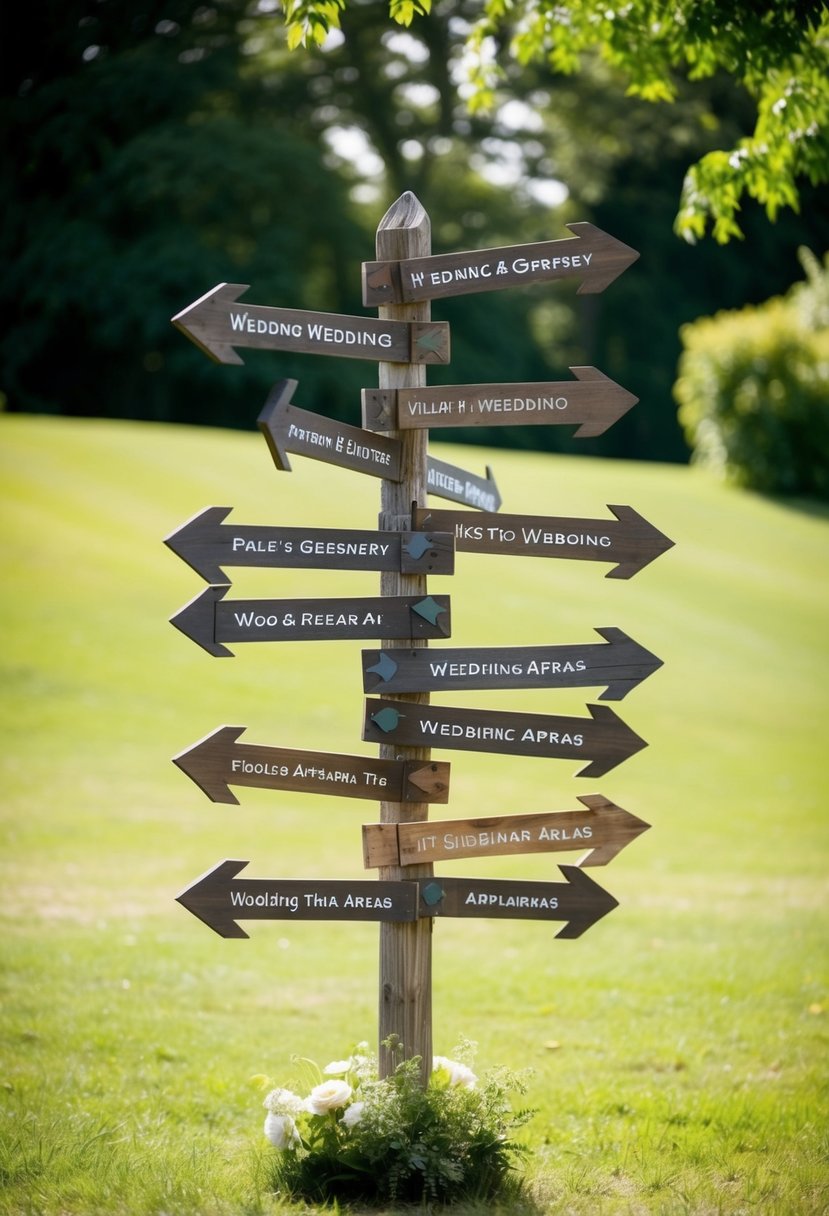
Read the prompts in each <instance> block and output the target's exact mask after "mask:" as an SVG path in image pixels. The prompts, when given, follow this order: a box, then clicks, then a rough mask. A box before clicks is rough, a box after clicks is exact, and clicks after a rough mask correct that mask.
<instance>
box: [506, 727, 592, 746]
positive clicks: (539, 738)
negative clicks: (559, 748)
mask: <svg viewBox="0 0 829 1216" xmlns="http://www.w3.org/2000/svg"><path fill="white" fill-rule="evenodd" d="M521 742H522V743H559V744H564V743H566V744H568V745H569V746H570V747H583V746H584V735H570V734H568V733H567V732H566V731H562V732H559V731H556V730H546V729H542V728H539V729H538V730H536V729H535V728H534V727H532V726H528V727H527V728H526V730H525V731H524V733H523V735H522V736H521Z"/></svg>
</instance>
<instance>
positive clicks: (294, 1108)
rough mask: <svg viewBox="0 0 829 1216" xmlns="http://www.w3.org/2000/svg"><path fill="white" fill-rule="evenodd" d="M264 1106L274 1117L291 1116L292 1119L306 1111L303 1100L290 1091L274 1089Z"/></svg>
mask: <svg viewBox="0 0 829 1216" xmlns="http://www.w3.org/2000/svg"><path fill="white" fill-rule="evenodd" d="M262 1105H263V1106H264V1108H265V1110H269V1111H270V1112H271V1114H272V1115H291V1116H292V1117H293V1116H295V1115H298V1114H299V1113H300V1112H301V1111H303V1110H304V1109H305V1106H304V1103H303V1101H302V1098H300V1096H299V1094H295V1093H293V1092H292V1091H291V1090H290V1089H272V1090H271V1092H270V1093H269V1094H268V1096H267V1097H266V1098H265V1101H264V1102H263V1103H262Z"/></svg>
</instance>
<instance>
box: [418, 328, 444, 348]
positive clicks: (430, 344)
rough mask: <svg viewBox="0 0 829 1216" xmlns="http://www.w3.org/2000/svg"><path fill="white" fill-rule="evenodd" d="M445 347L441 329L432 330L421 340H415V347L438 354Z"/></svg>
mask: <svg viewBox="0 0 829 1216" xmlns="http://www.w3.org/2000/svg"><path fill="white" fill-rule="evenodd" d="M444 345H445V336H444V334H442V333H441V331H440V330H439V329H437V330H434V329H433V330H430V331H429V332H427V333H425V334H421V335H420V337H419V338H415V346H417V347H419V348H420V350H428V351H432V352H433V353H435V354H437V352H438V351H440V350H442V349H443V347H444Z"/></svg>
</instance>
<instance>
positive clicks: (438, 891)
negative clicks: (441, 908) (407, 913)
mask: <svg viewBox="0 0 829 1216" xmlns="http://www.w3.org/2000/svg"><path fill="white" fill-rule="evenodd" d="M445 894H446V892H445V891H444V889H443V887H442V886H441V885H440V883H439V882H430V883H427V884H426V886H425V887H423V888H421V891H420V898H421V899H422V900H423V902H424V903H425V904H426V906H427V907H429V908H434V906H435V905H436V904H439V903H440V901H441V900H442V899H443V897H444V895H445Z"/></svg>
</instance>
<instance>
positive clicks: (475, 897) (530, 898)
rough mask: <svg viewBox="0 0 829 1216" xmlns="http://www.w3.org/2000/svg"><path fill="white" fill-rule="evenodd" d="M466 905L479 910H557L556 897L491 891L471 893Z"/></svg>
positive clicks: (465, 901)
mask: <svg viewBox="0 0 829 1216" xmlns="http://www.w3.org/2000/svg"><path fill="white" fill-rule="evenodd" d="M463 902H464V903H465V904H473V905H474V906H475V907H477V908H557V907H558V899H557V898H556V896H554V895H500V894H499V895H493V894H492V892H489V891H470V892H469V894H468V895H467V897H466V899H465V900H464V901H463Z"/></svg>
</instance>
